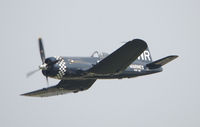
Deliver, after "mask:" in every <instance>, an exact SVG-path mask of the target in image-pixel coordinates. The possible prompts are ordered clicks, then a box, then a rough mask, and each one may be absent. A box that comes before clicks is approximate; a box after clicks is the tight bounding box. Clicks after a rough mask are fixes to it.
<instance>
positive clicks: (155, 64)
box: [146, 55, 178, 69]
mask: <svg viewBox="0 0 200 127" xmlns="http://www.w3.org/2000/svg"><path fill="white" fill-rule="evenodd" d="M177 57H178V56H177V55H171V56H167V57H165V58H162V59H159V60H156V61H154V62H152V63H149V64H147V65H146V66H147V67H149V68H150V69H156V68H160V67H161V66H163V65H165V64H167V63H169V62H170V61H172V60H174V59H176V58H177Z"/></svg>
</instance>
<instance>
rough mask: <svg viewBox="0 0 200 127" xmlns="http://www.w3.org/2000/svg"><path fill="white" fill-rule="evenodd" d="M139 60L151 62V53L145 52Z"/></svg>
mask: <svg viewBox="0 0 200 127" xmlns="http://www.w3.org/2000/svg"><path fill="white" fill-rule="evenodd" d="M138 60H147V61H151V57H150V52H149V51H147V50H145V51H144V52H143V53H142V54H141V55H140V56H139V57H138Z"/></svg>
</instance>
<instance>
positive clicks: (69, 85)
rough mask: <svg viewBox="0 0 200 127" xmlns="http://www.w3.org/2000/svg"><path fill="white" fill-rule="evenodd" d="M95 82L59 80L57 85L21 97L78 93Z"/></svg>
mask: <svg viewBox="0 0 200 127" xmlns="http://www.w3.org/2000/svg"><path fill="white" fill-rule="evenodd" d="M95 81H96V80H61V81H60V82H59V83H58V85H55V86H52V87H48V88H43V89H40V90H36V91H33V92H29V93H25V94H22V96H33V97H49V96H55V95H62V94H67V93H72V92H74V93H75V92H78V91H83V90H87V89H89V88H90V87H91V86H92V84H94V82H95Z"/></svg>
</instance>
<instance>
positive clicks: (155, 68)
mask: <svg viewBox="0 0 200 127" xmlns="http://www.w3.org/2000/svg"><path fill="white" fill-rule="evenodd" d="M38 42H39V51H40V57H41V60H42V65H40V66H39V69H38V70H34V71H32V72H29V73H28V74H27V76H28V77H29V76H30V75H32V74H33V73H35V72H37V71H39V70H42V74H43V75H44V76H45V77H46V80H47V83H48V77H50V78H54V79H58V80H61V81H60V82H59V83H58V84H57V85H54V86H50V87H46V88H43V89H39V90H36V91H32V92H28V93H25V94H21V95H23V96H31V97H50V96H55V95H62V94H66V93H77V92H79V91H84V90H87V89H89V88H90V87H91V86H92V85H93V84H94V82H95V81H96V80H97V79H122V78H133V77H138V76H143V75H149V74H154V73H158V72H162V70H163V68H162V66H163V65H165V64H167V63H168V62H170V61H172V60H174V59H176V58H177V57H178V56H177V55H170V56H167V57H165V58H162V59H159V60H156V61H152V57H151V54H150V51H149V48H148V46H147V43H146V42H145V41H143V40H141V39H133V40H131V41H128V42H127V43H125V44H124V45H123V46H121V47H120V48H119V49H117V50H116V51H114V52H113V53H111V54H108V53H99V52H97V51H95V52H94V53H93V54H92V55H91V56H90V57H64V56H55V57H48V58H46V57H45V52H44V47H43V42H42V39H41V38H39V39H38Z"/></svg>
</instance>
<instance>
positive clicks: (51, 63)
mask: <svg viewBox="0 0 200 127" xmlns="http://www.w3.org/2000/svg"><path fill="white" fill-rule="evenodd" d="M38 42H39V52H40V57H41V60H42V65H40V66H39V69H37V70H33V71H31V72H29V73H27V75H26V76H27V77H29V76H31V75H33V74H34V73H35V72H38V71H39V70H48V66H51V65H53V64H55V63H57V62H58V61H54V62H48V63H45V59H46V58H45V52H44V46H43V43H42V38H39V39H38ZM44 72H47V71H44ZM45 76H46V81H47V85H49V83H48V76H47V74H45Z"/></svg>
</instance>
